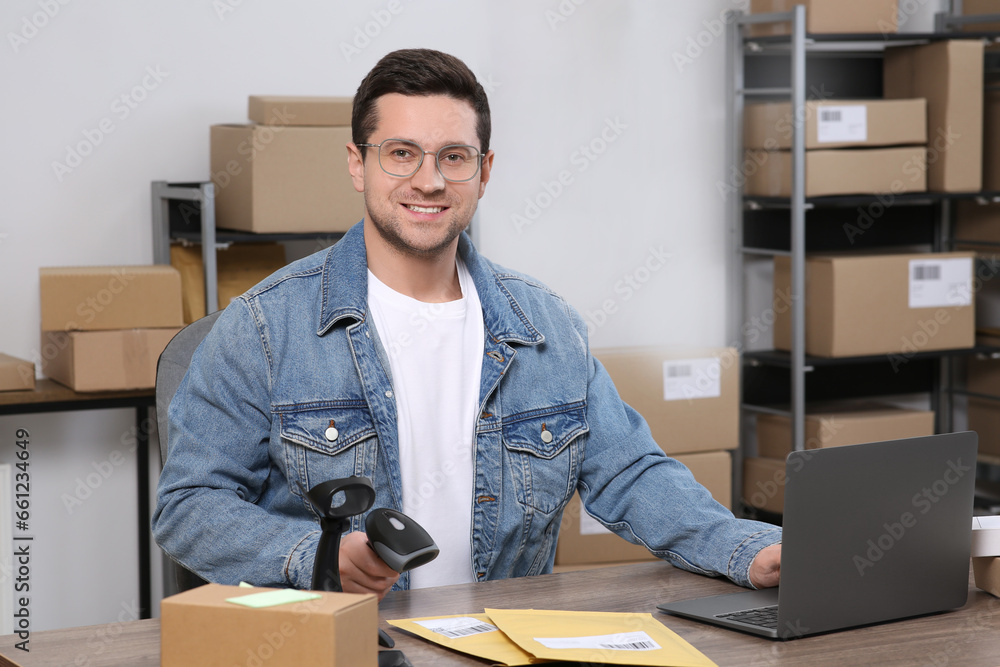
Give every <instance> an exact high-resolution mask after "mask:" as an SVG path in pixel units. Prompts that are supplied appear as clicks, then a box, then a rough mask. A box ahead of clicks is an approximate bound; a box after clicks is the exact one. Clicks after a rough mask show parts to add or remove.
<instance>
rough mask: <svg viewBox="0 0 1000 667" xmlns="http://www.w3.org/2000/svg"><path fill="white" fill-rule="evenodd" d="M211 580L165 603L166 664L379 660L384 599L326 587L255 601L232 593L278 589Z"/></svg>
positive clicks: (311, 666)
mask: <svg viewBox="0 0 1000 667" xmlns="http://www.w3.org/2000/svg"><path fill="white" fill-rule="evenodd" d="M276 590H277V589H272V588H240V587H238V586H220V585H219V584H207V585H205V586H200V587H198V588H193V589H191V590H188V591H185V592H183V593H179V594H177V595H172V596H170V597H168V598H166V599H164V600H163V601H162V602H161V603H160V636H161V640H160V664H161V665H163V667H190V666H191V665H251V664H259V665H266V666H267V667H321V666H322V667H375V666H376V665H377V664H378V606H377V605H378V600H377V598H376V597H375V596H374V595H353V594H350V593H319V595H320V597H319V598H317V599H315V600H308V601H305V602H292V603H288V604H278V605H274V606H268V607H262V608H252V607H247V606H244V605H240V604H235V603H232V602H227V601H226V600H227V599H229V598H238V597H243V596H245V595H252V594H259V593H266V592H271V591H276Z"/></svg>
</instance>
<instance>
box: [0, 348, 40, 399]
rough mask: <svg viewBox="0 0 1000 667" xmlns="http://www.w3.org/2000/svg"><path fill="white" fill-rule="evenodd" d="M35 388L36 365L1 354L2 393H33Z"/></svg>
mask: <svg viewBox="0 0 1000 667" xmlns="http://www.w3.org/2000/svg"><path fill="white" fill-rule="evenodd" d="M34 388H35V364H33V363H31V362H30V361H25V360H24V359H18V358H17V357H12V356H10V355H9V354H3V353H0V391H24V390H28V391H31V390H33V389H34Z"/></svg>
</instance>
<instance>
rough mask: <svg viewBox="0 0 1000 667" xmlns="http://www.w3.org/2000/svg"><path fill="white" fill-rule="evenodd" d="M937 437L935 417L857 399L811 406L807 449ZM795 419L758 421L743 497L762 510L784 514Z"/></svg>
mask: <svg viewBox="0 0 1000 667" xmlns="http://www.w3.org/2000/svg"><path fill="white" fill-rule="evenodd" d="M933 434H934V413H933V412H931V411H928V410H907V409H902V408H897V407H892V406H888V405H880V404H876V403H861V402H857V401H850V402H840V403H826V404H816V405H811V406H809V407H808V408H807V410H806V421H805V448H806V449H819V448H825V447H839V446H843V445H857V444H861V443H866V442H880V441H883V440H897V439H900V438H915V437H919V436H923V435H933ZM791 443H792V437H791V420H790V419H789V418H788V417H782V416H778V415H759V416H758V417H757V453H758V456H757V457H748V458H746V459H745V460H744V462H743V497H744V499H745V500H746V502H747V503H748V504H749V505H751V506H753V507H756V508H758V509H763V510H766V511H768V512H773V513H776V514H780V513H782V512H783V510H784V502H785V494H784V491H785V457H786V456H787V455H788V454H789V453H790V452H791V451H792V444H791Z"/></svg>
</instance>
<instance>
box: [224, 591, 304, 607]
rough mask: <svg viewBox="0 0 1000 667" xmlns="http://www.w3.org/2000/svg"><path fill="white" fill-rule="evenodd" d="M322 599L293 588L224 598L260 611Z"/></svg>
mask: <svg viewBox="0 0 1000 667" xmlns="http://www.w3.org/2000/svg"><path fill="white" fill-rule="evenodd" d="M319 597H323V596H322V595H320V594H319V593H310V592H309V591H297V590H295V589H293V588H287V589H284V590H280V591H264V592H263V593H251V594H250V595H241V596H240V597H238V598H226V602H232V603H234V604H241V605H244V606H246V607H253V608H254V609H261V608H263V607H274V606H276V605H279V604H289V603H291V602H305V601H306V600H315V599H316V598H319Z"/></svg>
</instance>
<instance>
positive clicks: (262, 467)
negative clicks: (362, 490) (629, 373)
mask: <svg viewBox="0 0 1000 667" xmlns="http://www.w3.org/2000/svg"><path fill="white" fill-rule="evenodd" d="M352 126H353V142H352V143H351V144H348V146H347V150H348V168H349V170H350V173H351V177H352V179H353V181H354V186H355V188H356V189H357V190H358V191H360V192H363V193H364V199H365V216H364V220H363V221H362V222H361V223H359V224H358V225H356V226H355V227H354V228H352V229H351V230H350V231H349V232H348V233H347V234H346V235H345V237H344V238H343V239H342V240H341V241H340V242H339V243H337V244H336V245H335V246H333V247H332V248H331V249H329V250H324V251H322V252H319V253H316V254H315V255H312V256H310V257H307V258H305V259H303V260H300V261H298V262H295V263H293V264H291V265H289V266H288V267H286V268H284V269H283V270H281V271H279V272H278V273H276V274H274V275H273V276H271V277H270V278H268V279H266V280H265V281H264V282H262V283H260V284H259V285H257V286H256V287H254V288H253V289H251V290H250V291H249V292H247V293H246V294H244V295H243V296H242V297H241V298H239V299H237V300H236V301H234V302H233V303H232V304H231V305H230V306H229V307H228V308H227V309H226V311H225V312H224V313H223V314H222V316H221V317H220V318H219V320H218V321H217V322H216V324H215V326H214V328H213V330H212V332H211V333H210V335H209V336H208V337H207V338H206V339H205V341H204V343H203V344H202V345H201V347H200V348H199V349H198V351H197V352H196V354H195V356H194V358H193V359H192V363H191V369H190V371H189V372H188V374H187V376H186V377H185V379H184V381H183V382H182V383H181V385H180V387H179V389H178V392H177V396H176V398H175V399H174V401H173V403H172V405H171V407H170V438H171V446H170V454H169V456H168V458H167V461H166V464H165V466H164V470H163V474H162V475H161V478H160V485H159V489H158V502H157V507H156V511H155V513H154V517H153V530H154V534H155V537H156V539H157V541H158V543H159V544H160V545H161V546H162V547H163V548H164V550H165V551H166V552H167V553H168V554H169V555H170V556H172V557H173V558H174V559H176V560H177V561H178V562H180V563H181V564H182V565H184V566H185V567H187V568H189V569H191V570H193V571H195V572H197V573H198V574H200V575H201V576H203V577H205V578H206V579H209V580H211V581H216V582H220V583H236V582H238V581H241V580H243V581H248V582H250V583H253V584H256V585H262V586H263V585H270V586H294V587H299V588H308V587H309V586H310V583H311V575H312V568H313V562H314V560H315V552H316V545H317V540H318V526H317V517H316V515H315V513H314V512H313V511H312V509H311V507H310V506H309V504H308V502H307V501H306V500H305V499H304V498H303V497H302V492H301V489H303V488H305V489H308V488H311V487H313V486H315V485H316V484H318V483H320V482H324V481H327V480H330V479H336V478H344V477H349V476H351V475H362V476H365V477H368V478H371V479H372V480H373V483H374V486H375V489H376V494H377V495H376V506H377V507H378V506H383V507H392V508H395V509H400V510H402V511H403V512H404V513H406V514H408V515H410V516H411V517H413V518H414V519H415V520H416V521H417V522H419V523H420V524H421V525H423V526H424V527H425V528H427V530H428V531H429V532H430V534H431V535H432V536H433V537H434V538H435V540H436V541H437V542H438V544H439V546H440V547H441V555H440V557H439V558H438V559H437V560H436V561H433V562H432V563H430V564H428V565H425V566H424V567H422V568H419V569H416V570H413V571H411V572H408V573H405V574H403V575H401V576H399V575H397V574H396V573H395V572H394V571H393V570H391V569H390V568H389V567H388V566H387V565H385V563H383V562H382V561H381V560H380V559H379V558H378V557H377V556H376V555H375V554H374V552H373V551H372V550H371V549H369V548H368V547H367V545H366V538H365V535H364V534H363V533H362V532H361V528H362V526H363V523H362V518H361V517H356V518H355V519H354V520H353V522H352V526H351V528H352V532H350V533H349V534H348V535H346V536H345V539H344V541H343V543H342V547H341V553H340V567H341V576H342V580H343V583H344V589H345V590H346V591H354V592H372V593H375V594H376V595H378V596H379V597H380V598H381V597H382V596H384V595H385V593H386V592H387V591H388V590H389V589H390V588H391V587H392V586H393V585H396V586H397V587H399V588H407V587H421V586H429V585H438V584H444V583H459V582H467V581H482V580H487V579H496V578H504V577H511V576H524V575H532V574H540V573H545V572H549V571H550V570H551V567H552V563H553V559H554V552H555V543H556V536H557V533H558V527H559V521H560V517H561V515H562V510H563V508H564V507H565V505H566V503H567V502H568V501H569V499H570V497H571V496H572V494H573V492H574V491H576V490H578V491H579V492H580V496H581V498H582V500H583V503H584V505H585V507H586V508H587V511H588V512H590V513H591V514H592V515H593V516H595V517H596V518H597V519H598V520H599V521H600V522H601V523H603V524H604V525H605V526H607V527H609V528H610V529H612V530H614V531H615V532H617V533H618V534H619V535H622V536H623V537H625V538H627V539H629V540H631V541H633V542H637V543H640V544H643V545H644V546H646V547H647V548H649V549H650V550H651V551H652V552H653V553H654V554H656V555H657V556H660V557H662V558H664V559H665V560H668V561H670V562H671V563H673V564H674V565H676V566H678V567H682V568H685V569H688V570H692V571H695V572H701V573H704V574H721V575H725V576H728V577H729V578H730V579H732V580H733V581H734V582H736V583H738V584H741V585H744V586H750V585H754V586H758V587H762V586H773V585H776V584H777V582H778V578H779V572H780V569H779V568H780V546H779V545H778V542H779V541H780V536H781V533H780V530H779V529H777V528H775V527H773V526H770V525H767V524H761V523H757V522H752V521H745V520H738V519H735V518H734V517H733V516H732V514H731V513H730V512H729V511H728V510H726V509H725V508H723V507H722V506H721V505H719V504H718V503H716V502H715V501H714V500H713V499H712V498H711V495H710V494H709V493H708V491H707V490H706V489H704V487H702V486H701V485H699V484H698V483H697V482H695V481H694V478H693V477H692V476H691V474H690V472H689V471H688V470H687V469H686V468H685V467H684V466H682V465H681V464H679V463H678V462H676V461H674V460H673V459H670V458H668V457H666V456H664V455H663V453H662V451H661V450H660V448H659V447H658V446H657V445H656V443H655V442H654V441H653V439H652V437H651V434H650V432H649V429H648V427H647V426H646V424H645V422H644V421H643V420H642V418H641V417H640V416H639V415H638V414H637V413H636V412H635V411H634V410H632V409H631V408H629V407H628V406H627V405H625V404H624V403H622V401H621V399H620V398H619V396H618V394H617V392H616V391H615V388H614V385H613V384H612V382H611V380H610V378H609V377H608V375H607V373H606V372H605V371H604V369H603V368H602V367H601V365H600V364H599V363H598V362H597V361H596V360H595V359H594V358H593V357H592V356H591V355H590V353H589V348H588V344H587V330H586V326H585V324H584V322H583V321H582V320H581V318H580V317H579V315H578V314H577V313H576V312H575V311H574V310H573V309H572V308H570V307H569V305H568V304H566V302H565V301H563V300H562V299H561V298H560V297H559V296H557V295H556V294H553V293H552V292H551V291H549V290H548V289H547V288H546V287H544V286H543V285H540V284H538V283H537V282H535V281H533V280H532V279H531V278H529V277H527V276H524V275H522V274H518V273H515V272H512V271H509V270H507V269H504V268H502V267H499V266H497V265H495V264H493V263H491V262H489V261H488V260H486V259H485V258H484V257H482V256H481V255H479V254H478V253H477V252H476V250H475V248H473V247H472V245H471V243H470V242H469V239H468V237H467V236H466V235H464V234H463V233H462V232H463V230H465V228H466V227H467V226H468V224H469V222H470V220H471V219H472V215H473V213H474V212H475V210H476V206H477V203H478V200H479V198H480V197H482V196H483V193H484V192H485V189H486V185H487V183H488V182H489V179H490V174H491V171H492V169H493V161H494V154H493V151H492V150H490V148H489V139H490V115H489V105H488V102H487V99H486V94H485V92H484V91H483V88H482V86H480V85H479V83H478V82H477V81H476V79H475V76H474V75H473V74H472V72H471V71H469V69H468V68H467V67H466V66H465V65H464V64H463V63H462V62H461V61H459V60H457V59H456V58H454V57H452V56H448V55H446V54H443V53H440V52H436V51H428V50H405V51H397V52H394V53H391V54H389V55H387V56H386V57H385V58H383V59H382V60H381V61H380V62H379V63H378V64H377V65H376V66H375V68H374V69H373V70H372V71H371V72H370V73H369V74H368V76H367V77H366V78H365V80H364V81H363V82H362V83H361V85H360V87H359V89H358V92H357V95H356V96H355V98H354V110H353V118H352Z"/></svg>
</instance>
